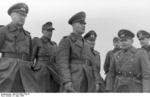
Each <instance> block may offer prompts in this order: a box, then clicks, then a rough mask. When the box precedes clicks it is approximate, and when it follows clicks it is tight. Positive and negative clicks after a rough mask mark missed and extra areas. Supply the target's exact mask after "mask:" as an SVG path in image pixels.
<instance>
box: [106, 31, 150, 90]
mask: <svg viewBox="0 0 150 97" xmlns="http://www.w3.org/2000/svg"><path fill="white" fill-rule="evenodd" d="M118 36H119V38H120V41H121V50H120V51H118V52H116V53H115V54H114V56H113V58H112V61H111V65H110V70H109V72H108V79H107V84H106V85H107V86H106V89H107V90H108V91H110V92H150V64H149V59H148V56H147V54H146V51H145V50H141V49H136V48H135V47H133V45H132V44H133V38H134V36H135V35H134V34H133V33H132V32H131V31H129V30H126V29H121V30H120V31H119V32H118Z"/></svg>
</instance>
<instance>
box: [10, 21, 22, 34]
mask: <svg viewBox="0 0 150 97" xmlns="http://www.w3.org/2000/svg"><path fill="white" fill-rule="evenodd" d="M8 29H9V31H11V32H13V31H16V30H19V29H23V27H22V26H18V25H17V24H13V23H10V24H8Z"/></svg>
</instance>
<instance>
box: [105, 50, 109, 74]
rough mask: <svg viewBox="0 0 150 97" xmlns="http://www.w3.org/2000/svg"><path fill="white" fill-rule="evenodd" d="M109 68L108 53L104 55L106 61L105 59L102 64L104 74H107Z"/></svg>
mask: <svg viewBox="0 0 150 97" xmlns="http://www.w3.org/2000/svg"><path fill="white" fill-rule="evenodd" d="M109 66H110V52H108V53H107V54H106V59H105V62H104V71H105V73H108V71H109Z"/></svg>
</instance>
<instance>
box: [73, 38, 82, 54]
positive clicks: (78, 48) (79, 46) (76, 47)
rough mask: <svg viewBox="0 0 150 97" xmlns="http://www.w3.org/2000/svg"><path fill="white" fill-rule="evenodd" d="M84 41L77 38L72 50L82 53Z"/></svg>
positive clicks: (75, 52)
mask: <svg viewBox="0 0 150 97" xmlns="http://www.w3.org/2000/svg"><path fill="white" fill-rule="evenodd" d="M82 47H83V43H82V41H79V40H77V41H76V42H75V43H74V44H73V45H72V52H73V53H74V54H77V55H80V53H81V51H82Z"/></svg>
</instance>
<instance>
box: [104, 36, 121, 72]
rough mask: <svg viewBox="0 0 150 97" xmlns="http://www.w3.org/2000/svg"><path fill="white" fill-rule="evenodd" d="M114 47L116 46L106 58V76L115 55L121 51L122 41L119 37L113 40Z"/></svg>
mask: <svg viewBox="0 0 150 97" xmlns="http://www.w3.org/2000/svg"><path fill="white" fill-rule="evenodd" d="M113 46H114V48H113V50H110V51H108V52H107V54H106V58H105V62H104V71H105V74H107V73H108V71H109V67H110V62H111V59H112V56H113V54H115V53H116V52H117V51H119V50H120V39H119V37H114V38H113Z"/></svg>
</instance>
